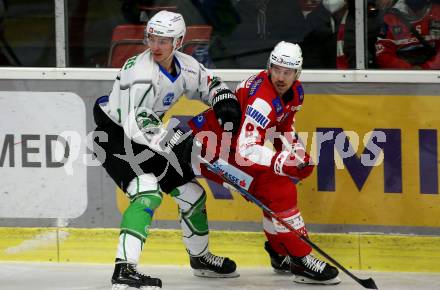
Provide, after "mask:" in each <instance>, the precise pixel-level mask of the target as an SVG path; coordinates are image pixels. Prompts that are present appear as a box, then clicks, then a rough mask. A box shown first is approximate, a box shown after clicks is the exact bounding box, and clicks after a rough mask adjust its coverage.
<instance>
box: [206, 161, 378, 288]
mask: <svg viewBox="0 0 440 290" xmlns="http://www.w3.org/2000/svg"><path fill="white" fill-rule="evenodd" d="M199 159H200V161H201V162H203V165H204V166H206V168H207V169H208V170H209V171H211V172H212V173H214V174H215V175H217V176H218V177H220V178H221V179H222V180H224V181H225V182H227V183H228V184H229V185H231V186H232V187H234V188H235V189H236V190H237V191H238V192H239V193H240V194H241V195H242V196H243V197H245V198H246V199H248V200H250V201H252V202H253V203H255V204H256V205H257V206H258V207H260V208H261V209H262V210H263V211H264V212H265V213H267V214H268V215H270V216H271V217H272V218H274V219H275V220H277V221H278V222H279V223H280V224H282V225H283V226H284V227H286V228H287V229H288V230H289V231H291V232H292V233H294V234H296V235H297V236H298V237H299V238H300V239H301V240H302V241H303V242H305V243H306V244H308V245H309V246H310V247H312V248H313V249H315V250H316V251H317V252H318V253H320V254H321V255H322V256H324V257H325V258H326V259H327V260H329V261H330V262H332V263H333V264H334V265H335V266H337V267H338V268H339V269H341V270H342V271H343V272H344V273H345V274H347V275H348V276H350V277H351V278H352V279H353V280H355V281H356V282H358V283H359V284H361V285H362V286H363V287H365V288H367V289H378V288H377V286H376V283H375V282H374V280H373V279H372V278H368V279H360V278H358V277H356V276H355V275H354V274H353V273H351V272H350V271H348V270H347V269H346V268H345V267H344V266H342V265H341V264H340V263H339V262H337V261H336V260H335V259H333V258H332V257H330V256H329V255H328V254H327V253H326V252H324V251H323V250H321V248H319V247H318V246H317V245H316V244H315V243H313V242H312V241H311V240H309V239H308V238H306V237H304V236H302V235H300V234H298V233H297V232H296V230H295V229H294V228H293V227H292V226H291V225H290V224H289V223H287V222H286V221H284V220H283V219H282V218H280V217H278V216H277V215H276V214H275V212H274V211H273V210H271V209H270V208H268V207H267V206H266V205H264V204H263V203H262V202H261V201H260V200H258V199H257V198H255V197H254V196H253V195H252V194H250V193H249V192H247V191H246V190H245V189H243V188H242V187H240V186H239V185H238V184H236V183H235V182H233V181H232V180H231V179H230V178H229V177H228V176H227V175H226V174H224V173H223V172H222V171H221V170H220V169H219V168H216V167H215V166H213V165H212V164H211V163H210V162H208V161H207V160H206V159H204V158H203V157H201V156H199Z"/></svg>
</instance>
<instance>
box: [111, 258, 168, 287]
mask: <svg viewBox="0 0 440 290" xmlns="http://www.w3.org/2000/svg"><path fill="white" fill-rule="evenodd" d="M133 288H137V289H142V290H150V289H151V290H154V289H160V288H162V281H161V280H160V279H159V278H152V277H150V276H147V275H144V274H142V273H140V272H138V271H137V269H136V265H134V264H130V263H127V262H125V261H124V260H121V259H116V264H115V271H114V272H113V276H112V290H125V289H133Z"/></svg>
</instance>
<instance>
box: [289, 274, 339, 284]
mask: <svg viewBox="0 0 440 290" xmlns="http://www.w3.org/2000/svg"><path fill="white" fill-rule="evenodd" d="M293 282H296V283H300V284H320V285H336V284H339V283H341V279H339V277H335V278H333V279H329V280H324V281H319V280H313V279H310V278H307V277H303V276H298V275H296V276H295V278H294V279H293Z"/></svg>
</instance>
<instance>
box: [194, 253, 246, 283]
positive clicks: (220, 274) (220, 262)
mask: <svg viewBox="0 0 440 290" xmlns="http://www.w3.org/2000/svg"><path fill="white" fill-rule="evenodd" d="M189 263H190V265H191V268H192V269H193V273H194V276H199V277H210V278H235V277H238V276H240V274H238V273H237V272H236V271H235V270H236V269H237V265H235V262H234V261H232V260H231V259H229V258H226V257H219V256H216V255H213V254H211V253H210V252H208V253H206V254H205V255H203V256H200V257H193V256H189Z"/></svg>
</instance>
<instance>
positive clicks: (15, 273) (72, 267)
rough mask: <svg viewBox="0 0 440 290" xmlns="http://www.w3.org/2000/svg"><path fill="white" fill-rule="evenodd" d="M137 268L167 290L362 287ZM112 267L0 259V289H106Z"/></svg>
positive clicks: (432, 286) (399, 285)
mask: <svg viewBox="0 0 440 290" xmlns="http://www.w3.org/2000/svg"><path fill="white" fill-rule="evenodd" d="M139 270H141V271H143V272H145V273H147V274H148V275H150V276H154V277H159V278H161V279H162V282H163V289H169V290H206V289H216V290H238V289H240V290H272V289H277V290H287V289H290V290H294V289H303V290H312V289H320V290H323V289H324V290H327V289H328V290H355V289H364V288H363V287H362V286H360V285H359V284H358V283H356V282H355V281H354V280H352V279H351V278H349V277H348V276H346V275H345V274H343V275H341V277H342V283H341V284H339V285H336V286H320V285H301V284H296V283H294V282H292V277H291V276H286V275H278V274H275V273H274V272H273V271H272V270H271V269H270V268H240V269H239V272H240V274H241V276H240V277H239V278H229V279H213V278H199V277H195V276H193V275H192V273H191V270H190V269H189V267H186V266H149V265H141V266H140V267H139ZM112 272H113V265H91V264H63V263H15V262H13V263H9V262H8V263H6V262H0V289H1V290H31V289H32V290H86V289H97V290H98V289H99V290H101V289H108V290H110V289H111V285H110V277H111V274H112ZM354 274H355V275H357V276H358V277H359V278H361V279H366V278H368V277H372V278H373V279H374V280H375V282H376V284H377V286H378V288H379V289H384V290H439V289H440V273H437V274H428V273H390V272H361V271H355V272H354Z"/></svg>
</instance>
